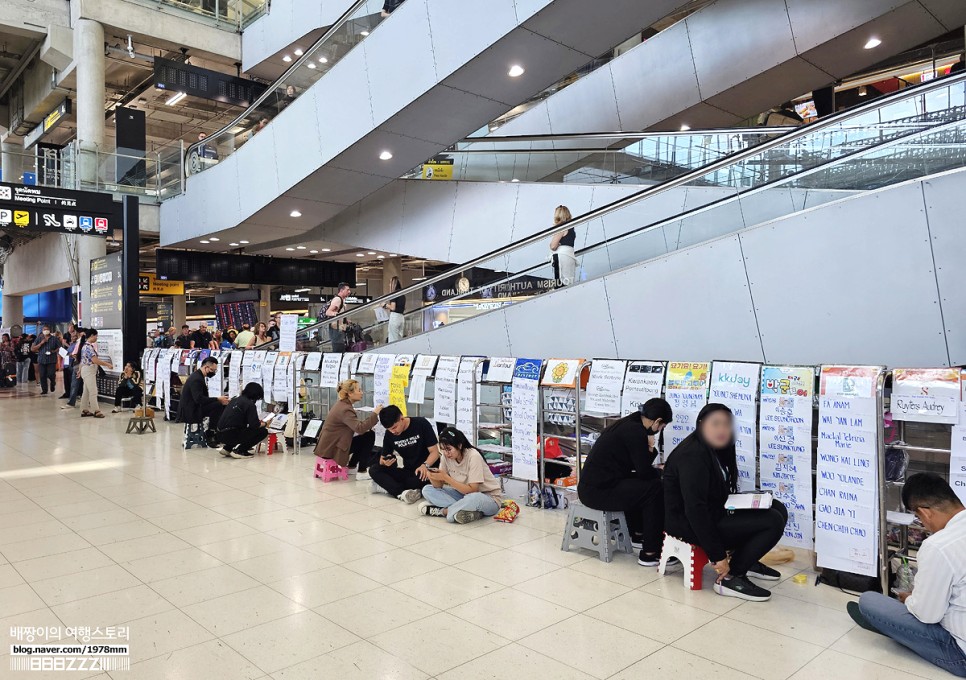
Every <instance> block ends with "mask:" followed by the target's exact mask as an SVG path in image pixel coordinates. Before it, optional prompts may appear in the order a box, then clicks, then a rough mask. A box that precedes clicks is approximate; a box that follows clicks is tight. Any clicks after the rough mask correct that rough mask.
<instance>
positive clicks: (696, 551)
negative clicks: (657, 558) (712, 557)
mask: <svg viewBox="0 0 966 680" xmlns="http://www.w3.org/2000/svg"><path fill="white" fill-rule="evenodd" d="M672 557H676V558H678V560H679V561H680V562H681V564H683V565H684V585H686V586H687V587H688V588H690V589H691V590H701V587H702V578H701V570H702V569H704V565H706V564H707V563H708V556H707V555H706V554H705V552H704V550H702V549H701V547H700V546H697V545H692V544H690V543H688V542H687V541H682V540H681V539H679V538H674V536H669V535H668V534H664V546H663V547H662V548H661V563H660V564H659V565H658V567H657V573H659V574H660V575H661V576H664V572H665V570H666V569H667V561H668V560H669V559H671V558H672Z"/></svg>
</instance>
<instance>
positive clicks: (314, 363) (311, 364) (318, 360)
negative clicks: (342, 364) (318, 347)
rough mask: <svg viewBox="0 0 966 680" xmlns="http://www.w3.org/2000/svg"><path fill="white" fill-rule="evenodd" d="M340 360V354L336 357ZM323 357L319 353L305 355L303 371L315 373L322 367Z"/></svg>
mask: <svg viewBox="0 0 966 680" xmlns="http://www.w3.org/2000/svg"><path fill="white" fill-rule="evenodd" d="M338 356H339V357H340V358H341V356H342V355H341V354H340V355H338ZM322 359H323V355H322V353H321V352H309V353H308V354H306V355H305V370H306V371H317V370H319V368H320V367H321V366H322Z"/></svg>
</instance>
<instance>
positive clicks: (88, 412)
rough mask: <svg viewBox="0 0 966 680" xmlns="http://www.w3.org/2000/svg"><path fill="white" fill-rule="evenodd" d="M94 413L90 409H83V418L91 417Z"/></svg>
mask: <svg viewBox="0 0 966 680" xmlns="http://www.w3.org/2000/svg"><path fill="white" fill-rule="evenodd" d="M93 415H94V414H93V413H91V412H90V411H81V418H90V417H91V416H93Z"/></svg>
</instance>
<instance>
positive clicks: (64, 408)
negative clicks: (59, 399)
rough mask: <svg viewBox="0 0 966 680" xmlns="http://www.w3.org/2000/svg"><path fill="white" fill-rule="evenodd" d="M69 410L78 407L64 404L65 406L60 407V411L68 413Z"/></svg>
mask: <svg viewBox="0 0 966 680" xmlns="http://www.w3.org/2000/svg"><path fill="white" fill-rule="evenodd" d="M69 408H77V406H76V405H75V404H64V405H63V406H61V407H60V410H61V411H66V410H67V409H69Z"/></svg>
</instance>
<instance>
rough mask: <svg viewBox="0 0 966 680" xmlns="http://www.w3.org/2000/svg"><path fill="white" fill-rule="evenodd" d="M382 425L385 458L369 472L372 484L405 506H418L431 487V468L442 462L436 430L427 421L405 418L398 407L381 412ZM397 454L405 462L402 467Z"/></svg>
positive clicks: (375, 462) (374, 464) (383, 454)
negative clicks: (426, 490) (415, 504)
mask: <svg viewBox="0 0 966 680" xmlns="http://www.w3.org/2000/svg"><path fill="white" fill-rule="evenodd" d="M379 422H380V423H382V426H383V427H384V428H386V435H385V437H383V440H382V455H381V456H380V457H379V460H378V461H373V464H372V466H371V467H370V468H369V474H370V476H371V477H372V481H373V482H375V483H376V484H378V485H379V486H381V487H382V488H383V489H385V491H386V493H388V494H389V495H390V496H393V497H394V498H398V499H399V500H401V501H404V502H406V503H415V502H416V501H418V500H420V499H421V498H422V497H423V495H422V493H421V489H422V488H423V487H424V486H426V485H427V484H429V469H428V468H429V467H432V466H434V465H436V462H437V461H438V460H439V448H438V447H437V445H436V428H435V427H433V424H432V423H430V422H429V421H428V420H426V419H425V418H419V417H416V418H408V417H405V416H403V414H402V411H400V410H399V407H398V406H394V405H392V404H390V405H389V406H387V407H386V408H384V409H382V412H381V413H380V414H379ZM396 454H399V456H400V457H401V458H402V467H399V464H398V461H397V460H396Z"/></svg>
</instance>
